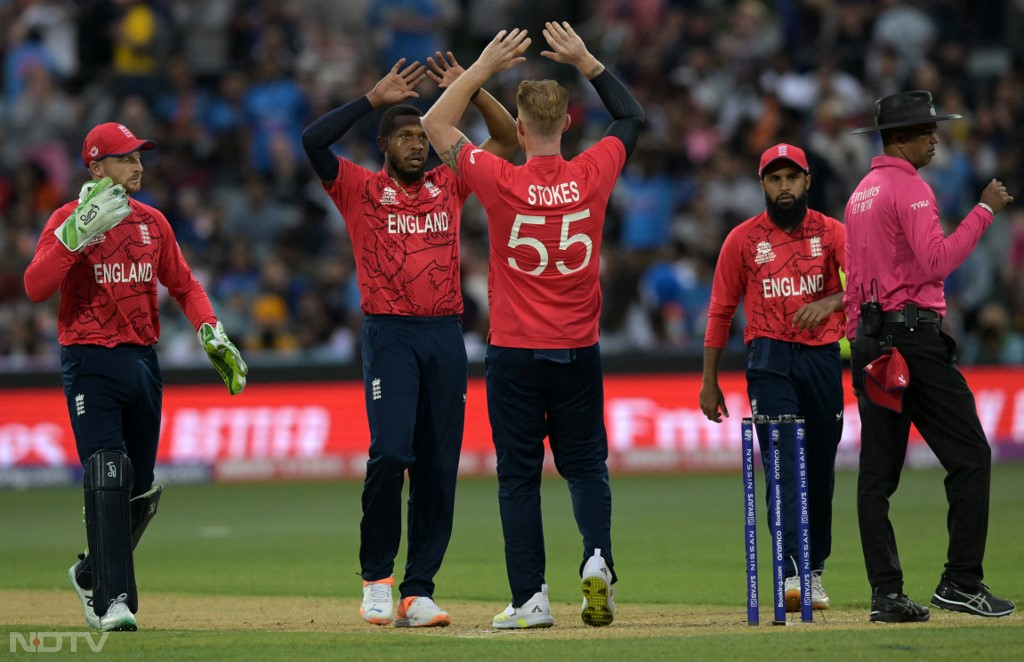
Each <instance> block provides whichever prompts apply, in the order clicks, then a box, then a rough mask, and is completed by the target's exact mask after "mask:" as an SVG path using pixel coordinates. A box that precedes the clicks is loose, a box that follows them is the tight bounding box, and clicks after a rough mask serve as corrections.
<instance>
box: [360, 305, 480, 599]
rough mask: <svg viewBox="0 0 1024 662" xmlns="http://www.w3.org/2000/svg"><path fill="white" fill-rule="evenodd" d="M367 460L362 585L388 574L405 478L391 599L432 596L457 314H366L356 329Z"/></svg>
mask: <svg viewBox="0 0 1024 662" xmlns="http://www.w3.org/2000/svg"><path fill="white" fill-rule="evenodd" d="M362 358H363V386H364V388H365V397H366V415H367V418H368V419H369V423H370V458H369V460H368V461H367V463H366V480H365V482H364V484H363V518H362V521H361V523H360V525H359V529H360V535H361V538H360V545H359V563H360V565H361V568H362V570H361V574H362V577H363V579H365V580H368V581H373V580H377V579H384V578H386V577H389V576H391V575H392V574H394V566H395V557H396V556H397V555H398V546H399V543H400V541H401V537H402V489H403V486H404V476H405V472H406V471H408V472H409V503H408V541H407V542H408V559H407V562H406V565H405V579H404V580H403V581H402V583H401V584H400V585H399V591H400V592H401V596H402V597H403V598H404V597H408V596H428V597H432V596H433V595H434V575H436V574H437V571H438V569H440V567H441V561H442V560H443V559H444V554H445V552H446V551H447V549H448V542H449V541H450V540H451V535H452V521H453V518H454V514H455V480H456V477H457V474H458V471H459V455H460V454H461V452H462V432H463V427H464V426H465V418H466V384H467V380H468V364H467V359H466V344H465V341H464V340H463V338H462V324H461V322H460V320H459V316H458V315H450V316H444V317H406V316H398V315H368V316H367V318H366V320H365V321H364V322H363V329H362Z"/></svg>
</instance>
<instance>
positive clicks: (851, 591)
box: [0, 464, 1024, 662]
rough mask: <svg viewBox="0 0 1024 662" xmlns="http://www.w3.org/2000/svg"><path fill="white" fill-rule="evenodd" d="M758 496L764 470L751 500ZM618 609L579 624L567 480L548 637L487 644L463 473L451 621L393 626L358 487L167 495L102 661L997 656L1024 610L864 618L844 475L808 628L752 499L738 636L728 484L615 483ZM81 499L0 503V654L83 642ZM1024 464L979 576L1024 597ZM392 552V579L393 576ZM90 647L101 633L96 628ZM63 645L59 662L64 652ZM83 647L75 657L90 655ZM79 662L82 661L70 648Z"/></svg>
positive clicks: (451, 573) (997, 481) (906, 530)
mask: <svg viewBox="0 0 1024 662" xmlns="http://www.w3.org/2000/svg"><path fill="white" fill-rule="evenodd" d="M762 485H763V483H762V482H761V476H760V474H759V476H758V486H759V490H760V488H761V486H762ZM612 487H613V498H614V512H613V539H614V542H615V558H616V569H617V571H618V573H619V575H620V581H619V583H618V584H616V603H617V606H618V612H617V614H616V622H615V623H614V624H613V625H612V626H611V627H608V628H600V629H595V628H587V627H585V626H583V625H582V624H580V622H579V618H578V611H579V600H580V594H579V578H578V572H577V570H578V565H579V562H580V558H581V553H582V550H581V543H580V539H579V535H578V533H577V531H576V527H575V523H574V521H573V519H572V513H571V510H570V505H569V497H568V492H567V490H566V486H565V482H564V481H563V480H561V479H560V478H558V477H557V476H546V477H545V480H544V493H543V499H544V509H545V532H546V537H547V551H548V575H547V579H548V583H549V585H550V589H549V594H550V597H551V600H552V609H553V611H554V614H555V618H556V625H555V627H554V628H551V629H549V630H536V631H521V632H498V631H494V630H492V629H490V627H489V622H490V617H491V616H492V615H493V614H494V613H496V612H498V611H500V610H501V609H503V608H504V607H505V605H506V604H507V603H508V599H509V594H508V585H507V583H506V578H505V569H504V557H503V553H502V541H501V527H500V523H499V520H498V507H497V497H496V493H497V486H496V483H495V482H494V480H492V479H479V478H477V479H469V478H467V479H462V480H461V482H460V485H459V492H458V501H457V510H456V523H455V524H456V526H455V532H454V535H453V537H452V543H451V547H450V548H449V551H448V556H447V558H446V561H445V564H444V566H443V567H442V569H441V572H440V573H439V574H438V576H437V586H438V588H437V592H436V594H435V598H436V599H437V601H438V602H439V603H440V604H441V605H442V606H443V607H445V608H446V609H448V610H449V611H450V612H451V614H452V618H453V621H454V622H453V625H452V626H451V627H448V628H427V629H422V630H399V629H396V628H392V627H374V626H370V625H366V624H363V623H362V621H361V620H360V619H359V616H358V603H359V598H360V597H361V591H360V587H361V583H360V580H359V577H358V576H357V573H358V569H359V568H358V562H357V551H358V522H359V513H360V489H361V483H359V482H351V481H346V482H337V483H290V484H281V483H277V484H231V485H216V486H184V485H172V486H169V487H168V488H167V489H166V491H165V493H164V496H163V499H162V501H161V504H160V512H159V514H158V516H157V518H156V519H155V520H154V521H153V523H152V524H151V525H150V528H149V530H148V531H147V533H146V537H145V539H144V540H143V542H142V544H141V545H140V546H139V549H138V551H137V553H136V565H137V576H138V583H139V586H140V603H141V609H140V612H139V614H138V620H139V626H140V630H139V632H137V633H134V634H132V633H112V634H111V635H110V636H109V638H108V640H107V641H106V642H105V644H104V647H103V650H102V652H101V653H100V655H102V659H106V660H135V659H137V660H147V661H156V660H347V659H352V660H365V659H369V660H385V659H387V660H390V659H396V660H397V659H401V660H410V659H429V660H516V661H518V662H525V661H527V660H550V659H565V660H574V659H580V660H653V659H680V660H681V659H686V660H702V659H708V660H712V659H730V660H761V659H765V660H771V659H775V660H781V659H785V660H786V661H787V662H788V661H789V660H792V659H807V660H832V659H835V660H850V659H863V660H869V659H870V660H876V659H883V660H891V659H895V660H919V659H924V658H927V659H929V660H941V659H949V660H963V659H983V660H1010V659H1014V660H1017V659H1021V652H1020V651H1021V650H1022V646H1024V627H1022V626H1024V615H1022V614H1021V612H1019V611H1018V612H1017V613H1015V614H1013V615H1012V616H1010V617H1007V618H1002V619H983V618H979V617H973V616H968V615H965V614H954V613H950V612H944V611H940V610H938V609H933V610H932V620H931V622H929V623H923V624H906V625H890V626H886V625H872V624H869V623H868V622H867V619H868V605H869V589H868V585H867V580H866V578H865V573H864V566H863V559H862V556H861V551H860V541H859V538H858V535H857V524H856V503H855V502H856V474H855V473H853V472H843V473H840V474H839V476H838V480H837V485H836V497H835V504H834V505H835V523H834V527H833V528H834V545H833V552H832V557H831V559H830V561H829V563H828V566H827V572H826V574H825V577H824V581H825V586H826V588H827V590H828V591H829V594H830V595H831V598H832V609H830V610H829V611H828V612H825V613H824V614H820V613H819V614H816V621H815V623H813V624H807V625H804V624H799V623H796V622H794V623H792V624H791V626H790V627H784V628H780V627H772V626H771V625H769V624H768V623H769V622H770V620H771V591H770V588H769V586H768V577H769V576H770V558H769V547H768V536H767V532H766V529H767V527H766V526H765V525H764V507H763V502H761V501H759V503H758V508H759V510H758V518H759V522H758V524H759V527H758V528H759V535H760V538H761V546H760V549H759V552H760V555H761V557H760V559H761V564H760V565H761V580H762V584H761V602H762V606H761V620H762V625H761V626H760V627H756V628H751V627H747V626H746V611H745V579H746V578H745V572H744V554H743V520H742V517H743V504H742V494H743V490H742V485H741V482H740V477H739V474H738V473H737V474H733V475H672V476H613V478H612ZM81 503H82V496H81V491H80V490H78V489H48V490H35V491H24V492H15V491H4V492H0V532H2V534H0V535H2V541H0V561H2V564H3V568H4V570H3V572H2V575H0V576H2V579H0V658H3V659H25V658H26V657H28V656H30V655H34V654H35V653H30V652H26V651H23V650H21V649H20V648H18V649H17V650H16V652H14V653H10V652H9V642H10V641H11V633H19V634H23V635H25V636H27V635H28V633H30V632H50V631H60V632H82V631H84V630H85V627H84V620H83V618H82V614H81V609H80V606H79V604H78V601H77V599H76V598H75V596H74V593H73V592H72V591H71V589H70V587H69V586H68V585H67V578H66V574H65V573H66V571H67V568H68V566H69V565H70V564H71V562H72V561H73V560H74V556H73V554H74V551H75V550H77V549H78V548H79V547H80V546H81V545H82V544H83V543H84V538H85V533H84V527H83V525H82V523H81ZM1022 506H1024V464H1012V465H1003V466H999V467H997V468H996V469H995V471H994V476H993V487H992V508H991V523H990V533H989V539H988V553H987V556H986V564H985V570H986V576H987V581H988V582H989V584H990V585H991V586H992V588H993V589H994V590H995V592H996V593H997V594H999V595H1002V596H1005V597H1009V598H1012V599H1014V600H1015V601H1016V602H1017V603H1018V604H1020V603H1021V601H1022V599H1024V563H1022V559H1024V553H1022V550H1024V527H1022V522H1024V519H1022V516H1021V508H1022ZM945 508H946V504H945V497H944V492H943V486H942V473H941V472H940V471H938V470H914V471H911V470H907V471H905V472H904V475H903V481H902V485H901V487H900V490H899V492H897V494H896V496H895V497H894V499H893V508H892V516H893V520H894V523H895V527H896V533H897V536H898V540H899V544H900V551H901V558H902V562H903V565H904V572H905V575H906V577H905V581H906V586H905V590H906V592H907V593H908V594H909V595H910V596H911V597H912V598H913V599H915V600H917V601H920V602H925V603H927V601H928V599H929V598H930V596H931V592H932V590H933V589H934V588H935V584H936V583H937V581H938V579H939V574H940V573H941V571H942V564H943V560H944V558H945V547H946V517H945ZM404 556H405V551H404V547H403V548H402V550H401V551H400V553H399V562H398V574H399V578H400V576H401V568H402V565H403V564H404ZM97 636H98V635H97ZM68 648H69V646H65V647H64V649H63V653H62V654H66V655H75V654H72V653H70V651H68V650H67V649H68ZM83 651H84V652H83ZM77 655H79V656H81V655H86V656H88V655H93V653H90V652H89V649H88V647H87V646H85V645H84V644H80V646H79V651H78V653H77Z"/></svg>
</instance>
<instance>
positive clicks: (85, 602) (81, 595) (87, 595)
mask: <svg viewBox="0 0 1024 662" xmlns="http://www.w3.org/2000/svg"><path fill="white" fill-rule="evenodd" d="M77 567H78V564H77V563H75V564H74V565H72V566H71V567H70V568H68V579H69V580H70V581H71V586H73V587H74V589H75V593H77V594H78V599H79V600H81V601H82V611H83V612H85V623H86V625H88V626H89V627H91V628H93V629H94V630H99V629H100V618H99V616H97V615H96V610H95V609H93V608H92V589H85V588H82V587H81V586H79V585H78V580H77V579H75V568H77Z"/></svg>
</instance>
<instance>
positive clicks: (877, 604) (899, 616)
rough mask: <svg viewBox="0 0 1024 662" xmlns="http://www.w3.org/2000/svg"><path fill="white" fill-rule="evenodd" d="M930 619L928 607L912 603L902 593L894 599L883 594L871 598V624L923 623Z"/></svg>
mask: <svg viewBox="0 0 1024 662" xmlns="http://www.w3.org/2000/svg"><path fill="white" fill-rule="evenodd" d="M930 617H931V614H929V613H928V607H925V606H923V605H919V604H917V603H916V602H913V601H912V600H911V599H910V598H908V597H907V596H905V595H903V594H902V593H901V594H899V595H896V597H894V598H890V597H889V596H887V595H884V594H876V595H872V596H871V619H870V620H871V622H872V623H923V622H924V621H927V620H928V619H929V618H930Z"/></svg>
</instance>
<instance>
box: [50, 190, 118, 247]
mask: <svg viewBox="0 0 1024 662" xmlns="http://www.w3.org/2000/svg"><path fill="white" fill-rule="evenodd" d="M131 211H132V210H131V207H130V206H129V205H128V194H127V193H126V192H125V190H124V187H123V186H121V185H120V184H117V185H116V186H115V185H114V180H112V179H111V178H110V177H104V178H103V179H100V180H98V181H96V180H92V181H88V182H86V183H85V184H83V185H82V190H81V192H80V193H79V194H78V207H76V208H75V211H74V212H73V213H72V214H71V216H68V217H67V220H65V221H64V222H63V223H61V224H60V227H58V228H57V229H56V230H54V231H53V233H54V234H55V235H57V239H59V240H60V243H62V244H64V245H65V246H66V247H67V249H68V250H69V251H72V252H74V253H77V252H78V251H80V250H82V248H84V247H85V245H86V244H88V243H89V241H91V240H92V239H93V237H95V236H97V235H100V234H103V233H104V232H106V231H107V230H109V229H110V228H112V227H114V226H115V225H117V224H118V223H120V222H121V221H123V220H124V217H125V216H127V215H128V214H130V213H131Z"/></svg>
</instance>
